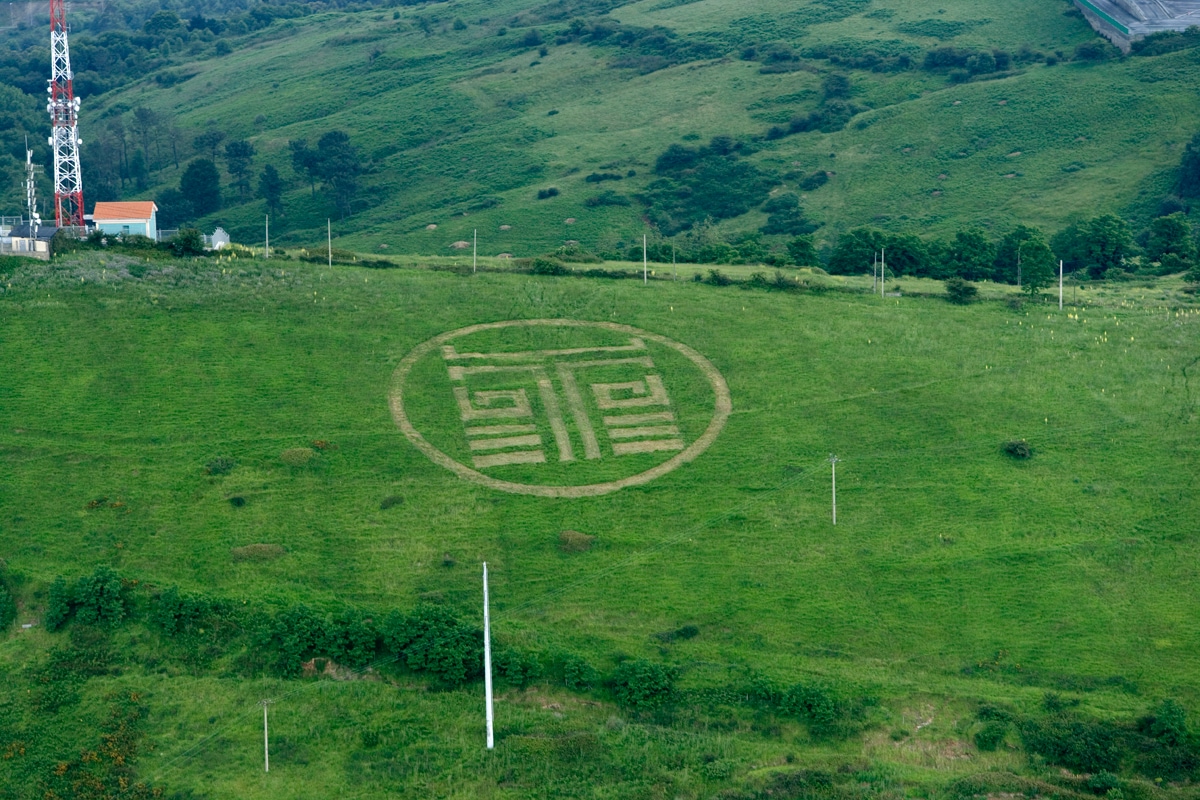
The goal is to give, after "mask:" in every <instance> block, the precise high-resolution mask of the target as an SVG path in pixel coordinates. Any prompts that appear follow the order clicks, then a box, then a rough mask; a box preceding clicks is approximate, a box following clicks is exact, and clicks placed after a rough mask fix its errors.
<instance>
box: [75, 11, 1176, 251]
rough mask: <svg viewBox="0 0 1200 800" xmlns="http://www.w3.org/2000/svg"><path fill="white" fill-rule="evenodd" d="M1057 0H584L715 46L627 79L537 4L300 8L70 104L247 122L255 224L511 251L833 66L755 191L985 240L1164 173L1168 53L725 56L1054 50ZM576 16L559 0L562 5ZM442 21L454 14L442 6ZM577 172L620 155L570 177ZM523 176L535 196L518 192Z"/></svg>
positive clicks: (589, 226) (787, 111)
mask: <svg viewBox="0 0 1200 800" xmlns="http://www.w3.org/2000/svg"><path fill="white" fill-rule="evenodd" d="M1068 11H1069V6H1067V5H1066V4H1064V3H1044V4H1035V5H1033V6H1030V5H1029V4H1028V3H1018V2H1013V1H1012V0H1004V1H1003V2H997V3H991V4H988V5H987V6H980V5H979V4H971V3H965V2H961V1H960V2H955V3H941V2H939V3H933V2H919V3H905V4H896V3H891V2H886V0H876V1H875V2H864V3H856V2H852V1H850V0H847V2H837V3H832V4H812V3H807V4H800V5H796V4H788V3H780V2H774V1H772V2H764V3H756V4H754V6H753V7H751V8H748V7H746V5H745V4H744V3H739V2H736V0H699V1H698V2H690V3H676V2H663V1H662V0H643V2H639V3H633V4H628V5H621V6H619V7H617V8H615V9H613V10H612V11H611V12H610V14H609V16H610V17H612V18H614V19H616V20H619V21H620V22H621V23H623V24H627V25H634V26H641V27H652V26H654V25H664V26H667V27H669V28H671V29H672V30H675V31H676V32H678V33H679V34H680V35H684V36H691V37H695V38H696V39H697V41H706V42H715V43H717V44H719V45H720V46H721V47H723V48H726V49H727V50H728V52H729V55H728V57H725V58H718V59H711V60H707V61H693V62H690V63H686V64H681V65H677V66H671V67H668V68H665V69H660V70H657V71H654V72H651V73H649V74H644V75H643V74H638V72H637V71H635V70H631V69H614V68H612V67H611V66H610V64H611V62H612V61H613V59H614V58H616V57H617V56H619V55H620V53H619V52H618V51H617V50H615V49H614V48H603V47H595V46H589V45H586V44H584V43H580V42H574V43H569V44H564V45H557V44H555V43H554V41H553V36H552V34H554V33H555V32H556V31H558V30H560V29H561V28H562V27H563V26H565V25H566V22H567V21H568V18H567V17H564V18H563V20H562V21H553V20H551V21H544V22H540V23H539V22H537V21H536V19H537V18H536V16H535V17H530V16H529V14H527V13H524V14H523V13H522V12H530V7H529V5H528V4H527V3H521V2H516V1H515V0H513V2H508V3H504V4H501V5H499V6H497V5H496V4H493V3H482V2H462V3H457V4H455V5H454V6H453V7H447V8H445V9H441V7H437V9H432V8H430V9H405V10H403V11H401V12H400V18H399V19H393V15H392V13H383V12H376V11H361V12H353V13H345V14H319V15H314V16H311V17H307V18H302V19H297V20H290V21H285V22H280V23H276V24H275V25H273V26H272V27H271V28H270V29H268V30H267V31H263V32H260V33H259V34H251V35H250V36H248V37H245V38H244V39H243V40H242V41H241V42H240V44H239V45H238V47H237V48H236V49H235V50H234V52H233V53H231V54H229V55H227V56H222V57H217V58H209V59H206V60H201V61H197V62H195V63H193V64H188V65H183V66H181V67H179V68H178V69H179V70H180V71H181V72H182V73H186V74H189V75H192V77H190V78H189V79H188V80H186V81H184V82H182V83H179V84H177V85H174V86H171V87H169V88H164V87H162V86H159V85H158V84H156V83H155V82H154V81H153V80H152V79H151V78H149V77H148V78H147V80H146V81H144V82H142V83H140V84H137V85H134V86H132V87H128V88H126V89H123V90H119V91H114V92H110V93H108V94H106V95H103V96H101V97H98V98H95V99H94V100H93V99H89V100H88V102H86V103H85V105H84V110H85V115H89V116H85V120H84V125H85V128H86V127H87V126H88V125H100V124H104V120H105V119H106V118H107V116H109V115H111V114H113V113H115V112H119V111H122V110H124V111H128V110H130V109H132V108H134V107H137V106H139V105H146V106H148V107H151V108H154V109H157V110H160V111H164V112H169V113H172V114H174V115H176V116H177V118H178V120H179V122H180V125H181V126H182V127H183V128H184V129H185V131H194V132H199V131H200V130H202V129H203V128H204V127H206V126H207V125H210V124H211V125H215V126H216V127H218V128H220V129H221V130H224V131H226V132H228V134H229V136H230V138H237V137H245V138H248V139H250V141H252V142H253V143H254V145H255V146H256V147H257V149H258V153H259V155H258V159H257V164H258V166H259V167H261V165H262V164H264V163H273V164H275V165H277V166H278V167H279V169H280V171H281V173H282V174H283V175H284V176H285V177H287V178H288V179H289V180H291V181H292V182H291V188H290V190H289V191H288V193H287V195H286V198H285V205H286V213H285V215H284V218H283V219H277V220H274V221H273V225H272V227H273V233H274V234H275V238H276V241H277V242H279V243H280V244H290V245H308V244H315V243H316V242H318V241H321V240H322V239H323V237H324V233H325V220H326V218H327V217H333V226H334V235H335V237H336V238H337V239H338V242H339V244H341V245H342V246H345V247H351V248H354V249H358V250H361V251H363V252H374V253H380V254H384V253H422V254H425V255H438V254H449V253H451V252H453V251H452V250H451V249H450V248H451V245H452V244H453V243H454V242H456V241H468V240H470V239H471V237H472V235H473V233H474V232H476V231H477V232H478V235H479V242H480V252H482V253H485V254H487V255H498V254H500V253H512V254H515V255H517V256H528V255H534V254H538V253H541V252H546V251H547V250H550V249H553V248H554V247H557V246H560V245H561V244H562V243H563V242H564V241H567V240H577V241H580V242H582V243H583V245H584V246H585V247H588V248H591V249H597V248H600V249H605V250H610V251H611V250H616V249H619V247H620V246H622V245H628V244H629V243H630V242H633V241H636V240H637V239H639V238H640V236H641V235H642V234H643V233H646V232H647V228H646V226H645V224H644V222H643V220H642V218H641V207H640V205H639V204H638V203H637V202H636V200H634V201H633V204H632V205H629V206H611V205H610V206H598V207H597V206H590V207H589V206H588V205H586V202H585V201H586V200H587V199H588V198H590V197H593V196H595V195H597V194H599V193H600V192H601V191H603V190H605V189H610V190H612V191H615V192H616V193H617V194H618V195H622V196H624V197H626V198H633V197H634V196H636V195H637V194H638V193H639V192H641V191H643V190H644V189H645V188H646V186H647V185H648V184H649V182H650V181H651V180H653V178H654V175H653V164H654V160H655V158H656V157H657V156H658V154H660V153H661V152H662V151H663V150H664V149H665V148H666V147H667V146H668V145H670V144H672V143H677V142H681V141H685V142H686V141H700V142H703V141H707V140H708V139H709V138H710V137H712V136H715V135H722V134H728V135H733V136H737V137H742V138H746V139H751V138H754V137H761V136H762V135H763V134H765V133H766V131H767V129H768V128H769V127H771V126H772V125H778V124H786V123H787V121H788V120H789V119H790V118H792V117H793V116H795V115H798V114H800V115H803V114H807V113H809V112H811V111H813V110H814V109H816V108H817V107H818V105H819V103H820V102H821V90H820V83H821V79H822V78H823V77H824V76H826V75H828V74H830V73H833V72H844V73H846V74H847V75H848V76H849V78H850V82H851V85H852V87H853V92H852V96H851V98H850V101H851V102H853V103H854V104H856V105H858V106H859V107H860V108H862V109H863V111H862V113H860V114H859V115H857V116H856V117H854V118H853V119H852V120H851V121H850V123H849V124H848V125H847V126H846V128H845V130H842V131H840V132H837V133H831V134H826V133H820V132H810V133H803V134H798V135H794V136H789V137H786V138H783V139H780V140H776V141H763V140H761V139H759V140H758V143H757V144H756V147H758V148H760V150H759V152H758V153H756V154H755V155H754V156H752V160H753V161H754V162H755V163H756V164H759V165H760V166H763V167H766V168H769V169H771V170H772V171H773V172H774V173H775V174H776V175H778V176H779V180H780V183H779V185H778V187H777V189H776V191H794V190H796V189H797V184H798V182H799V181H800V180H801V178H803V176H804V175H805V174H811V173H812V172H813V171H816V170H824V171H828V172H830V173H831V174H832V177H831V180H830V181H829V183H827V184H826V185H825V186H823V187H821V188H820V189H817V190H815V191H813V192H811V193H808V194H807V195H806V196H805V197H804V208H805V210H806V213H807V214H808V216H809V217H810V218H812V219H813V220H814V221H816V222H817V223H820V224H821V225H822V226H823V227H821V228H820V230H819V231H818V232H817V234H816V236H817V239H818V241H819V242H821V243H831V242H832V241H833V240H834V239H835V238H836V236H837V235H838V234H840V233H841V232H844V231H845V230H847V229H849V228H851V227H854V226H858V225H864V224H873V225H878V226H881V227H885V228H888V229H892V230H897V231H914V232H920V233H925V232H934V233H938V234H945V233H948V232H953V230H955V229H956V228H958V227H961V226H963V225H974V224H980V225H983V226H985V227H987V228H989V229H991V231H992V232H993V234H994V235H997V236H998V235H1001V234H1002V233H1003V232H1004V231H1006V230H1007V229H1008V228H1010V227H1011V226H1012V225H1014V224H1017V223H1023V224H1032V225H1038V226H1041V227H1043V228H1045V229H1047V230H1048V231H1054V230H1057V229H1058V228H1061V227H1063V226H1064V225H1066V224H1068V223H1069V222H1071V221H1073V220H1075V219H1078V218H1082V217H1087V216H1092V215H1094V214H1097V213H1103V212H1116V213H1119V214H1123V215H1127V216H1130V217H1131V218H1134V219H1142V218H1143V217H1146V216H1147V215H1149V214H1150V213H1151V212H1153V211H1154V210H1155V209H1156V208H1157V205H1158V202H1159V200H1160V199H1161V198H1162V197H1163V196H1164V195H1165V194H1166V193H1167V192H1169V191H1170V188H1171V177H1170V171H1171V170H1172V169H1173V168H1174V166H1175V165H1176V164H1177V163H1178V160H1179V157H1180V154H1181V152H1182V148H1183V146H1184V144H1185V143H1186V142H1187V141H1188V140H1189V139H1190V138H1191V136H1192V134H1193V133H1194V131H1195V130H1196V128H1197V125H1198V124H1200V106H1198V105H1197V103H1196V100H1195V96H1194V92H1192V91H1190V87H1191V85H1192V84H1193V83H1194V80H1193V77H1194V75H1195V72H1196V65H1195V63H1194V62H1195V54H1194V52H1192V51H1185V52H1180V53H1175V54H1170V55H1165V56H1159V57H1154V58H1131V59H1126V60H1123V61H1110V62H1105V63H1099V64H1089V63H1078V62H1075V63H1067V62H1063V63H1060V64H1058V65H1057V66H1052V67H1051V66H1045V65H1044V64H1043V63H1042V62H1041V61H1034V62H1028V63H1024V62H1023V63H1022V64H1021V65H1019V66H1017V67H1016V68H1014V70H1013V71H1012V72H1011V74H1010V75H1009V76H1008V77H1004V78H1002V79H999V80H985V81H975V82H972V83H968V84H963V85H951V84H950V83H948V82H947V79H946V76H945V75H944V74H931V73H927V72H924V71H921V70H910V71H905V72H900V73H894V74H880V73H873V72H870V71H868V70H862V69H846V68H844V67H837V66H835V65H833V64H831V63H830V62H828V61H823V60H818V59H809V60H806V61H805V62H804V65H805V69H800V70H798V71H795V72H788V73H777V74H762V73H761V72H760V71H759V69H760V66H761V65H760V63H759V62H757V61H744V60H741V59H740V58H739V57H738V54H739V53H740V52H741V50H742V49H743V48H744V47H745V46H749V45H755V46H758V47H759V48H762V47H767V46H771V45H774V44H780V43H781V44H784V45H787V46H788V47H791V48H793V49H794V50H796V51H797V52H804V51H806V48H811V47H814V46H833V47H835V48H840V49H841V51H844V52H860V51H863V50H876V51H879V52H882V53H885V54H901V53H902V54H908V55H910V56H911V57H912V58H913V59H914V60H915V61H916V62H918V63H919V62H920V61H921V59H922V57H923V55H924V53H925V51H927V50H928V49H930V48H933V47H937V46H953V47H960V48H961V47H970V48H999V49H1004V50H1006V51H1008V52H1010V53H1016V52H1018V51H1019V50H1020V49H1021V48H1022V47H1028V48H1029V49H1031V50H1033V51H1036V52H1040V53H1043V54H1046V55H1053V54H1054V53H1055V52H1061V53H1063V54H1064V55H1065V57H1066V58H1068V59H1069V57H1070V56H1071V54H1072V53H1073V51H1074V48H1075V46H1077V45H1078V44H1080V43H1083V42H1086V41H1089V40H1090V39H1091V38H1093V36H1094V34H1093V32H1092V31H1091V29H1090V28H1089V27H1088V26H1087V24H1086V23H1085V22H1084V21H1083V20H1082V19H1081V18H1080V17H1079V16H1078V15H1077V14H1068V13H1066V12H1068ZM530 13H532V12H530ZM539 13H540V12H539ZM587 15H588V12H587V9H586V8H583V7H582V6H580V7H579V9H578V10H577V12H573V13H572V14H570V15H568V16H569V17H570V16H587ZM456 18H457V19H461V20H462V21H464V22H465V23H466V26H467V27H466V29H465V30H456V29H455V28H454V27H453V26H452V25H451V21H452V20H454V19H456ZM422 19H423V20H425V21H426V24H427V25H428V26H429V32H428V33H426V32H424V31H423V30H422V29H421V27H420V24H419V23H420V20H422ZM531 19H532V20H534V21H533V22H530V21H529V20H531ZM514 20H515V21H514ZM522 20H524V21H522ZM506 26H511V27H506ZM531 26H536V27H537V28H538V29H539V30H540V31H541V32H542V34H543V35H544V37H545V38H546V48H547V54H546V55H545V56H541V55H539V53H538V48H537V47H522V46H520V45H519V44H518V40H519V39H520V37H522V36H523V35H524V34H525V32H526V31H527V30H528V29H529V27H531ZM502 27H503V28H505V29H506V31H507V33H506V35H503V36H502V35H500V29H501V28H502ZM334 128H338V129H343V130H346V131H348V132H349V133H350V134H351V137H352V140H353V142H354V143H355V144H356V145H357V146H358V147H359V148H360V150H361V152H362V153H363V155H364V160H365V163H366V165H367V174H366V175H364V178H363V189H362V191H361V192H360V194H359V202H358V206H357V210H356V213H355V214H354V215H353V216H351V217H349V218H347V219H338V216H339V215H338V214H337V212H336V211H335V209H334V208H333V206H332V202H331V201H329V200H328V198H327V197H325V196H324V195H322V194H318V195H317V196H316V197H313V196H311V193H310V191H309V187H308V186H307V185H306V184H305V182H304V180H303V179H302V178H298V177H293V173H292V170H291V167H290V163H289V160H288V150H287V142H288V140H289V139H299V138H306V139H308V141H309V143H310V144H312V143H314V142H315V141H316V139H318V138H319V137H320V135H321V134H322V133H324V132H326V131H328V130H331V129H334ZM185 139H186V137H185ZM185 145H186V141H185ZM185 149H186V147H185ZM256 169H257V167H256ZM597 171H599V172H613V173H616V174H621V175H625V174H627V173H628V172H630V171H633V172H635V173H636V175H634V176H632V177H626V178H624V179H623V180H620V181H612V182H605V183H603V184H594V183H587V182H586V181H585V178H586V176H587V175H589V174H591V173H593V172H597ZM158 175H159V180H160V184H159V186H158V187H150V188H149V189H148V190H147V191H146V192H142V193H141V194H142V195H146V196H149V195H152V194H153V193H154V192H155V191H157V190H158V189H159V188H162V187H165V186H167V185H173V184H175V183H177V181H178V177H179V176H178V174H177V173H176V171H175V170H174V169H173V168H167V169H165V170H163V171H162V172H161V173H159V174H158ZM548 187H554V188H557V189H559V190H560V194H559V195H558V196H557V197H554V198H551V199H548V200H537V199H536V195H537V191H538V190H539V189H543V188H548ZM263 213H264V209H263V205H262V202H261V201H254V202H251V203H248V204H245V205H230V206H229V207H228V208H226V209H224V210H222V211H221V212H219V213H218V214H216V215H214V216H213V217H212V218H210V219H207V220H205V221H204V225H205V226H206V227H208V226H212V225H216V224H222V225H224V226H225V227H226V228H227V229H228V230H231V231H232V232H233V233H234V235H235V238H237V239H240V240H242V241H247V242H249V241H254V240H256V239H257V238H259V236H260V231H261V228H262V217H263ZM567 220H572V222H570V223H568V222H567ZM763 220H764V216H763V215H762V213H761V212H759V211H757V210H755V211H751V212H750V213H748V214H746V215H744V216H743V217H740V218H737V219H734V220H730V221H728V222H725V223H723V225H722V227H723V228H724V229H725V230H726V231H727V232H730V233H735V232H740V231H746V230H755V229H757V228H758V227H759V226H760V225H761V224H762V222H763ZM429 225H437V226H438V227H437V228H436V229H434V230H427V226H429Z"/></svg>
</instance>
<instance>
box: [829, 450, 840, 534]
mask: <svg viewBox="0 0 1200 800" xmlns="http://www.w3.org/2000/svg"><path fill="white" fill-rule="evenodd" d="M837 465H838V457H837V456H835V455H834V454H833V453H830V454H829V466H830V467H831V468H832V470H833V471H832V473H831V478H832V481H833V483H832V486H833V524H834V525H837Z"/></svg>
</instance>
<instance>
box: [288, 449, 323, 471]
mask: <svg viewBox="0 0 1200 800" xmlns="http://www.w3.org/2000/svg"><path fill="white" fill-rule="evenodd" d="M315 455H316V451H315V450H313V449H312V448H311V447H289V448H288V449H287V450H284V451H283V452H282V453H280V454H279V460H280V461H282V462H283V463H285V464H287V465H288V466H289V467H303V466H304V465H305V464H307V463H308V462H309V461H312V457H313V456H315Z"/></svg>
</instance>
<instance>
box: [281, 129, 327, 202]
mask: <svg viewBox="0 0 1200 800" xmlns="http://www.w3.org/2000/svg"><path fill="white" fill-rule="evenodd" d="M288 149H289V150H290V151H291V153H292V169H293V170H295V172H296V175H298V176H301V177H304V178H306V179H307V180H308V187H309V189H311V190H312V195H313V197H316V196H317V180H318V178H319V177H320V175H319V172H320V170H319V169H318V168H317V153H316V151H315V150H313V149H311V148H310V147H309V146H308V140H307V139H290V140H289V141H288Z"/></svg>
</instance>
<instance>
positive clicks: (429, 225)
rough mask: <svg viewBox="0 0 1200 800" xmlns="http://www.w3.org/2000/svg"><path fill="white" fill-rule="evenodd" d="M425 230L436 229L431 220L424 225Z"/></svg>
mask: <svg viewBox="0 0 1200 800" xmlns="http://www.w3.org/2000/svg"><path fill="white" fill-rule="evenodd" d="M425 230H427V231H436V230H437V225H435V224H434V223H432V222H431V223H429V224H428V225H426V226H425Z"/></svg>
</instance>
